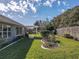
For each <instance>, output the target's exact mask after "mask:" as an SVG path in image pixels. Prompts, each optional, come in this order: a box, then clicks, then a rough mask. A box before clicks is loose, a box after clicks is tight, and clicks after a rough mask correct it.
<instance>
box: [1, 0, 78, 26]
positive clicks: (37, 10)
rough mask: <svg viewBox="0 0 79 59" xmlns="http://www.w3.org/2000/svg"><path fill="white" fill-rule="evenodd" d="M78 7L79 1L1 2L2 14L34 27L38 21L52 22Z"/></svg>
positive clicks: (16, 0)
mask: <svg viewBox="0 0 79 59" xmlns="http://www.w3.org/2000/svg"><path fill="white" fill-rule="evenodd" d="M78 5H79V0H0V14H2V15H4V16H7V17H9V18H11V19H13V20H15V21H17V22H20V23H22V24H24V25H32V24H33V23H34V22H35V21H36V20H46V18H48V19H50V20H51V19H53V17H55V16H57V15H59V14H61V13H63V12H64V11H66V10H67V9H70V8H72V7H74V6H78Z"/></svg>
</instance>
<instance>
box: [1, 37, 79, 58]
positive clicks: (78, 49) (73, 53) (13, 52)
mask: <svg viewBox="0 0 79 59" xmlns="http://www.w3.org/2000/svg"><path fill="white" fill-rule="evenodd" d="M57 39H58V40H60V46H59V47H58V48H52V49H48V50H47V49H46V50H45V49H42V48H41V45H42V42H41V41H40V40H34V39H25V38H23V39H21V41H19V42H18V43H17V44H14V45H12V46H10V47H8V48H6V49H4V50H3V51H1V52H0V59H79V42H78V41H74V40H71V39H67V38H63V37H57Z"/></svg>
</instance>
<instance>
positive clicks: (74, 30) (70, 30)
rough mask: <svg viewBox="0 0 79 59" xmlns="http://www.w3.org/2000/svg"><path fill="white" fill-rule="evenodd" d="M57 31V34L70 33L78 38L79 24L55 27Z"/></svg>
mask: <svg viewBox="0 0 79 59" xmlns="http://www.w3.org/2000/svg"><path fill="white" fill-rule="evenodd" d="M57 33H58V35H62V36H63V35H65V34H70V35H71V36H73V37H74V38H77V39H78V40H79V26H74V27H64V28H59V29H57Z"/></svg>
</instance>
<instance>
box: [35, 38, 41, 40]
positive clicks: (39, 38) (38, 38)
mask: <svg viewBox="0 0 79 59" xmlns="http://www.w3.org/2000/svg"><path fill="white" fill-rule="evenodd" d="M34 39H38V40H41V39H42V37H34Z"/></svg>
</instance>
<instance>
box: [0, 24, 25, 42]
mask: <svg viewBox="0 0 79 59" xmlns="http://www.w3.org/2000/svg"><path fill="white" fill-rule="evenodd" d="M17 27H18V28H19V29H18V32H19V33H17V29H16V28H17ZM17 34H18V35H17ZM24 34H25V30H24V27H19V26H13V25H8V24H4V23H0V38H3V39H4V40H5V41H11V40H13V39H15V38H16V37H17V36H22V35H24Z"/></svg>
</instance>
